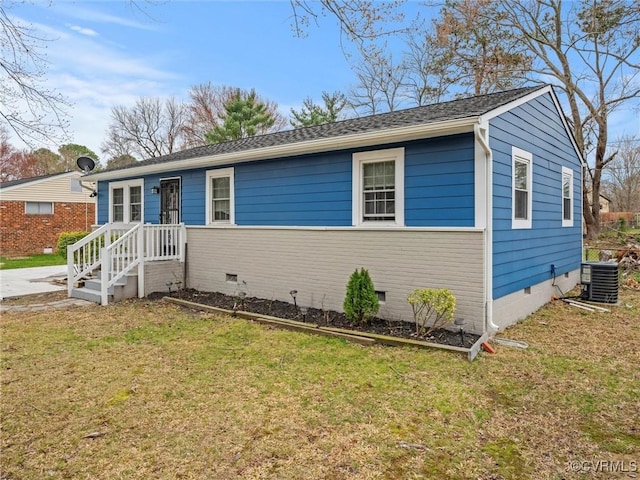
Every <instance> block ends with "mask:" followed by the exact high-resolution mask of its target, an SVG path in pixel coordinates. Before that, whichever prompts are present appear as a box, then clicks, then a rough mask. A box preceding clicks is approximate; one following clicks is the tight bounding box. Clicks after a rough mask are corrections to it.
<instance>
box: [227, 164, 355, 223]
mask: <svg viewBox="0 0 640 480" xmlns="http://www.w3.org/2000/svg"><path fill="white" fill-rule="evenodd" d="M235 197H236V202H235V207H236V223H237V224H238V225H290V226H347V225H351V154H350V153H345V152H340V153H329V154H322V155H308V156H304V157H294V158H286V159H277V160H267V161H261V162H252V163H243V164H239V165H236V166H235Z"/></svg>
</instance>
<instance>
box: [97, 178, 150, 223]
mask: <svg viewBox="0 0 640 480" xmlns="http://www.w3.org/2000/svg"><path fill="white" fill-rule="evenodd" d="M131 187H140V196H141V198H140V221H139V222H132V221H131V219H130V218H129V215H130V213H131V201H130V196H129V193H130V191H129V189H130V188H131ZM116 188H122V189H123V190H122V192H123V212H122V221H121V222H118V223H144V179H142V178H134V179H130V180H123V181H121V182H111V183H109V223H113V190H114V189H116ZM96 210H97V208H96Z"/></svg>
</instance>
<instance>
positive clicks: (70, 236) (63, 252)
mask: <svg viewBox="0 0 640 480" xmlns="http://www.w3.org/2000/svg"><path fill="white" fill-rule="evenodd" d="M87 235H89V232H62V233H61V234H60V236H59V237H58V244H57V246H56V249H57V252H58V255H60V256H61V257H63V258H67V247H68V246H69V245H73V244H74V243H76V242H78V241H80V240H82V239H83V238H84V237H86V236H87Z"/></svg>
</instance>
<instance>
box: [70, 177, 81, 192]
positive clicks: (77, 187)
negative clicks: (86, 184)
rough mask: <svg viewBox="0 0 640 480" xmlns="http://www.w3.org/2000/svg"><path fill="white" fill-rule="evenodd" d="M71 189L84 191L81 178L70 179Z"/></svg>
mask: <svg viewBox="0 0 640 480" xmlns="http://www.w3.org/2000/svg"><path fill="white" fill-rule="evenodd" d="M69 191H70V192H71V193H82V184H81V183H80V179H79V178H72V179H71V180H69Z"/></svg>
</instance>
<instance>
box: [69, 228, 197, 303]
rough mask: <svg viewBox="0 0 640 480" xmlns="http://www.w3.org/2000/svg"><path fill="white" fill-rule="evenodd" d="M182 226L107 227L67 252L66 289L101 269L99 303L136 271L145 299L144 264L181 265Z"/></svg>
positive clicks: (184, 241)
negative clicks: (147, 262)
mask: <svg viewBox="0 0 640 480" xmlns="http://www.w3.org/2000/svg"><path fill="white" fill-rule="evenodd" d="M185 243H186V228H185V226H184V224H174V225H151V224H148V225H143V224H141V223H137V224H135V225H124V224H106V225H103V226H102V227H100V228H98V229H97V230H95V231H94V232H92V233H91V234H89V235H87V236H86V237H85V238H83V239H82V240H80V241H79V242H77V243H75V244H74V245H72V246H69V247H68V249H67V289H68V295H69V296H71V295H72V292H73V286H74V285H75V284H76V283H77V282H78V281H80V280H82V279H84V278H85V277H86V276H88V275H89V274H90V273H91V272H93V271H95V270H97V269H100V280H101V281H100V288H101V303H102V304H103V305H106V304H107V303H108V296H109V294H108V292H109V288H111V287H112V286H113V285H115V283H116V282H117V281H118V280H119V279H121V278H122V277H124V276H125V275H126V274H127V273H128V272H130V271H131V270H133V269H134V268H135V267H138V296H139V297H143V296H144V263H145V261H157V260H180V261H184V255H185V248H184V246H185Z"/></svg>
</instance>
